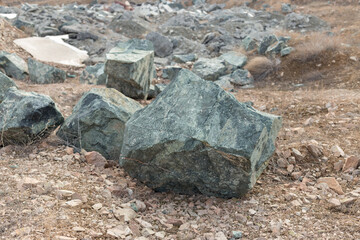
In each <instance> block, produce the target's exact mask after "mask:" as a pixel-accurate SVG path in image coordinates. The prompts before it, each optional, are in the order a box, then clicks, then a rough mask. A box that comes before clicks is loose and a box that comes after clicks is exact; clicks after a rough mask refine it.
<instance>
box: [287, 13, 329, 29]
mask: <svg viewBox="0 0 360 240" xmlns="http://www.w3.org/2000/svg"><path fill="white" fill-rule="evenodd" d="M284 25H285V28H286V29H288V30H298V31H321V30H326V29H328V28H329V26H328V24H327V23H326V22H325V21H323V20H321V19H320V18H318V17H315V16H312V15H303V14H299V13H294V12H293V13H290V14H287V15H286V16H285V21H284Z"/></svg>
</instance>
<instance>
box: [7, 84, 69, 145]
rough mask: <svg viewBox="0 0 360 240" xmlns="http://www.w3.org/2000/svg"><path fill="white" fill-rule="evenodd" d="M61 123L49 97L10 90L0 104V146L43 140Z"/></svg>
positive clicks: (14, 89)
mask: <svg viewBox="0 0 360 240" xmlns="http://www.w3.org/2000/svg"><path fill="white" fill-rule="evenodd" d="M63 122H64V118H63V116H62V114H61V113H60V111H59V109H58V108H57V107H56V105H55V103H54V101H53V100H52V99H51V98H50V97H48V96H45V95H41V94H37V93H33V92H24V91H21V90H17V89H16V88H14V87H12V88H10V89H9V90H8V91H7V93H6V95H5V99H4V101H3V102H2V103H1V104H0V139H1V140H0V145H1V146H5V145H12V144H20V145H22V144H29V143H32V142H35V141H37V140H40V139H41V138H45V137H47V136H48V135H49V134H50V133H51V132H52V131H53V130H55V129H56V128H57V127H58V126H59V125H60V124H62V123H63Z"/></svg>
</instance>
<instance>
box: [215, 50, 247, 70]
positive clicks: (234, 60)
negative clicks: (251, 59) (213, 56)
mask: <svg viewBox="0 0 360 240" xmlns="http://www.w3.org/2000/svg"><path fill="white" fill-rule="evenodd" d="M219 58H220V59H223V60H224V62H225V66H227V68H228V69H229V70H230V71H233V70H236V69H238V68H242V67H243V66H245V64H246V62H247V57H246V56H245V55H243V54H241V53H236V52H227V53H224V54H223V55H221V56H220V57H219Z"/></svg>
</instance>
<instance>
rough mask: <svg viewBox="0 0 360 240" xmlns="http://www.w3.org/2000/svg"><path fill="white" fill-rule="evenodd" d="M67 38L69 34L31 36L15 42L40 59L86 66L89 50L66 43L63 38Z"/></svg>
mask: <svg viewBox="0 0 360 240" xmlns="http://www.w3.org/2000/svg"><path fill="white" fill-rule="evenodd" d="M66 38H68V36H67V35H63V36H56V37H54V36H48V37H44V38H42V37H30V38H21V39H16V40H14V43H15V44H17V45H18V46H20V47H21V48H23V49H25V50H26V51H27V52H29V53H30V54H31V55H32V56H33V57H34V58H36V59H37V60H40V61H44V62H53V63H59V64H63V65H68V66H77V67H81V66H84V64H82V62H83V61H84V60H86V59H87V58H88V57H89V56H88V54H87V52H86V51H82V50H80V49H78V48H76V47H74V46H71V45H70V44H67V43H65V42H64V41H63V40H62V39H66Z"/></svg>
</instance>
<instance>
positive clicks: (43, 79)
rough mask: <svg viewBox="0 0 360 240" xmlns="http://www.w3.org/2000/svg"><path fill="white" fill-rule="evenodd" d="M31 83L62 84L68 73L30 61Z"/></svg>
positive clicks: (30, 59)
mask: <svg viewBox="0 0 360 240" xmlns="http://www.w3.org/2000/svg"><path fill="white" fill-rule="evenodd" d="M28 67H29V75H30V81H31V82H32V83H37V84H50V83H62V82H64V81H65V79H66V72H65V71H64V70H61V69H58V68H56V67H53V66H50V65H47V64H44V63H41V62H38V61H36V60H34V59H32V58H29V59H28Z"/></svg>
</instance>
